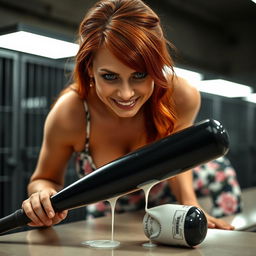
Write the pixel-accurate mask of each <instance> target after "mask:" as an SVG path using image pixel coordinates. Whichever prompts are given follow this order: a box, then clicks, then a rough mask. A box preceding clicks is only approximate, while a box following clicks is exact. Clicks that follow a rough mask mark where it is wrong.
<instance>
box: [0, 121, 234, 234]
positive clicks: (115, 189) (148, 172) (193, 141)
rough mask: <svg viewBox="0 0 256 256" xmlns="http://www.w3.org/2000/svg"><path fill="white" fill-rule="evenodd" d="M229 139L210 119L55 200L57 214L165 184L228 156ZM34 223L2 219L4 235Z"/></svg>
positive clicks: (19, 216) (20, 216) (20, 215)
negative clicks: (192, 169)
mask: <svg viewBox="0 0 256 256" xmlns="http://www.w3.org/2000/svg"><path fill="white" fill-rule="evenodd" d="M228 149H229V138H228V134H227V132H226V131H225V129H224V127H223V126H222V125H221V123H219V122H218V121H215V120H212V119H208V120H204V121H202V122H199V123H197V124H195V125H193V126H191V127H188V128H186V129H184V130H182V131H180V132H177V133H175V134H173V135H170V136H167V137H166V138H163V139H161V140H158V141H156V142H154V143H152V144H150V145H146V146H144V147H142V148H140V149H138V150H136V151H134V152H131V153H129V154H127V155H125V156H123V157H121V158H119V159H117V160H115V161H112V162H110V163H109V164H106V165H104V166H102V167H100V168H99V169H97V170H96V171H94V172H92V173H90V174H88V175H86V176H85V177H83V178H82V179H80V180H78V181H76V182H74V183H72V184H71V185H69V186H68V187H66V188H64V189H62V190H61V191H59V192H58V193H57V194H55V195H54V196H52V197H51V203H52V206H53V208H54V210H55V211H56V212H59V211H62V210H67V209H73V208H78V207H82V206H84V205H88V204H91V203H95V202H98V201H103V200H106V199H110V198H112V197H116V196H121V195H123V194H127V193H130V192H132V191H135V190H138V189H140V187H141V185H142V184H145V183H149V182H150V181H159V182H160V181H163V180H165V179H167V178H171V177H173V176H175V175H177V174H179V173H182V172H184V171H187V170H189V169H191V168H193V167H195V166H197V165H200V164H203V163H205V162H208V161H210V160H212V159H216V158H218V157H220V156H222V155H224V154H226V153H227V151H228ZM29 222H30V219H29V218H28V217H27V216H26V215H25V213H24V212H23V210H22V209H19V210H17V211H16V212H14V213H13V214H10V215H9V216H7V217H4V218H2V219H0V234H1V233H3V232H6V231H9V230H11V229H14V228H17V227H21V226H24V225H26V224H27V223H29Z"/></svg>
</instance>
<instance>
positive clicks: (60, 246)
mask: <svg viewBox="0 0 256 256" xmlns="http://www.w3.org/2000/svg"><path fill="white" fill-rule="evenodd" d="M143 215H144V212H141V213H129V214H127V213H126V214H120V215H115V235H114V239H115V240H118V241H120V242H121V244H120V246H119V247H118V248H115V249H96V248H90V247H88V246H85V245H83V244H82V242H84V241H87V240H96V239H104V240H105V239H111V217H110V216H109V217H104V218H97V219H92V220H87V221H79V222H74V223H69V224H62V225H57V226H55V227H53V228H43V229H35V230H30V231H26V232H19V233H14V234H9V235H3V236H0V255H1V256H14V255H15V256H16V255H17V256H25V255H26V256H46V255H51V256H63V255H65V256H80V255H81V256H82V255H83V256H84V255H86V256H87V255H93V256H122V255H126V256H133V255H134V256H140V255H145V256H159V255H173V256H175V255H179V256H185V255H190V256H194V255H200V256H203V255H207V256H208V255H213V256H233V255H239V256H241V255H245V256H255V255H256V233H255V232H245V231H224V230H214V229H213V230H211V229H209V230H208V233H207V236H206V239H205V240H204V241H203V243H202V244H200V245H199V246H198V247H197V248H193V249H192V248H181V247H171V246H164V245H158V246H157V247H155V248H152V249H148V248H144V247H142V244H143V243H145V242H147V241H148V240H147V238H146V236H145V235H144V232H143V227H142V218H143Z"/></svg>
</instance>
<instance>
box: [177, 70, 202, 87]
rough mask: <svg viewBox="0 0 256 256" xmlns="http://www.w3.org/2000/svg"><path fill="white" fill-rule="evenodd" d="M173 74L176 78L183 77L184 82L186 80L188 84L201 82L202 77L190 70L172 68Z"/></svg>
mask: <svg viewBox="0 0 256 256" xmlns="http://www.w3.org/2000/svg"><path fill="white" fill-rule="evenodd" d="M174 71H175V73H176V74H177V76H179V77H183V78H185V79H186V80H188V81H189V82H192V83H193V82H197V81H201V80H202V79H203V75H202V74H200V73H198V72H194V71H191V70H187V69H183V68H177V67H175V68H174Z"/></svg>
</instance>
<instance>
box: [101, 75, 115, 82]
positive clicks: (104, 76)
mask: <svg viewBox="0 0 256 256" xmlns="http://www.w3.org/2000/svg"><path fill="white" fill-rule="evenodd" d="M102 77H103V79H105V80H107V81H113V80H116V79H117V75H116V74H103V75H102Z"/></svg>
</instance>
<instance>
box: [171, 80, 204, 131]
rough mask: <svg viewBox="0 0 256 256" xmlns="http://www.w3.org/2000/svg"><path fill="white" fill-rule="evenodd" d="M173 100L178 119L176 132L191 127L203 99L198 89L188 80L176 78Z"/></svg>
mask: <svg viewBox="0 0 256 256" xmlns="http://www.w3.org/2000/svg"><path fill="white" fill-rule="evenodd" d="M173 82H174V91H173V100H174V105H175V112H176V114H177V117H178V122H177V127H176V130H178V129H182V128H185V127H187V126H189V125H191V124H192V123H193V122H194V120H195V118H196V116H197V114H198V111H199V109H200V105H201V97H200V93H199V91H198V90H197V88H196V87H195V86H193V85H191V84H190V83H189V82H188V81H187V80H186V79H184V78H181V77H175V78H174V80H173Z"/></svg>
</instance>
